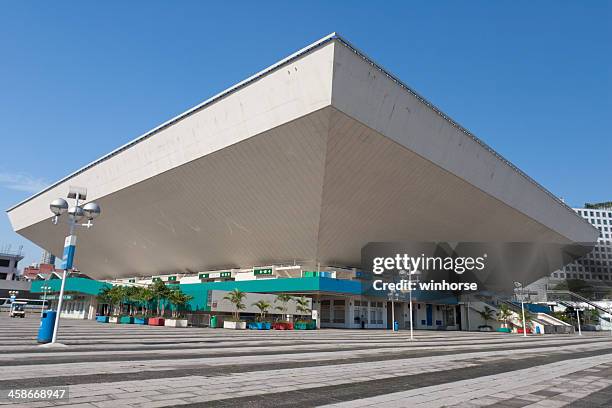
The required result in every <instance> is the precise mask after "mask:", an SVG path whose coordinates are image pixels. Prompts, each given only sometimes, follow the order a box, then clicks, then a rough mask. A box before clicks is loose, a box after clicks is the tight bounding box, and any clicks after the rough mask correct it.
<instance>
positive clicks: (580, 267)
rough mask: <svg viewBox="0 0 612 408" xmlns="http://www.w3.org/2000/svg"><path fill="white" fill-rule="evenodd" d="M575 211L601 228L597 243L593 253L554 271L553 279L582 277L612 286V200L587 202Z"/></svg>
mask: <svg viewBox="0 0 612 408" xmlns="http://www.w3.org/2000/svg"><path fill="white" fill-rule="evenodd" d="M574 211H576V214H578V215H579V216H581V217H582V218H584V219H585V220H587V221H588V222H589V223H591V225H593V226H594V227H595V228H597V229H598V230H599V237H598V238H597V244H596V245H595V247H594V248H593V251H592V252H591V253H589V254H587V255H586V256H584V257H582V258H580V259H578V260H576V261H575V262H573V263H571V264H568V265H566V266H565V267H564V268H563V269H561V270H558V271H555V272H553V273H552V274H551V277H552V278H553V279H552V280H557V279H581V280H585V281H589V282H592V283H599V284H607V285H610V286H612V202H608V203H601V204H587V205H585V208H574Z"/></svg>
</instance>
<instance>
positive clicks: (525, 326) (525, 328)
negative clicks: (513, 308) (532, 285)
mask: <svg viewBox="0 0 612 408" xmlns="http://www.w3.org/2000/svg"><path fill="white" fill-rule="evenodd" d="M514 287H515V288H516V289H519V288H520V289H521V314H522V315H523V337H527V322H526V321H525V289H524V288H523V284H522V283H520V282H514ZM517 297H518V295H517Z"/></svg>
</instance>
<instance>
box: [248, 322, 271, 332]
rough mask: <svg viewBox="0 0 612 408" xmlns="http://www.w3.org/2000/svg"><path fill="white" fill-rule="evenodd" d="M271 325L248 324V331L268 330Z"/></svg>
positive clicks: (265, 323) (262, 323)
mask: <svg viewBox="0 0 612 408" xmlns="http://www.w3.org/2000/svg"><path fill="white" fill-rule="evenodd" d="M271 328H272V324H271V323H269V322H250V323H249V330H270V329H271Z"/></svg>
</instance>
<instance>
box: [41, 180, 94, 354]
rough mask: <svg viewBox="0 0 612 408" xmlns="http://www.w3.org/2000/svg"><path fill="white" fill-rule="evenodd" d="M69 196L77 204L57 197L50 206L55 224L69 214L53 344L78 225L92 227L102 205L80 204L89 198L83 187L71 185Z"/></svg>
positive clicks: (53, 338)
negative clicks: (84, 221) (85, 220)
mask: <svg viewBox="0 0 612 408" xmlns="http://www.w3.org/2000/svg"><path fill="white" fill-rule="evenodd" d="M68 198H72V199H74V200H75V205H74V206H71V207H68V203H67V202H66V200H64V199H63V198H57V199H55V200H53V201H52V202H51V204H50V205H49V208H50V209H51V212H52V213H53V218H52V219H51V220H52V222H53V224H54V225H57V224H58V222H59V219H60V217H61V216H62V215H63V214H66V213H67V214H68V220H67V223H68V231H69V232H68V236H67V237H66V239H65V241H64V256H63V259H62V269H63V272H62V284H61V286H60V292H59V298H58V301H57V315H56V317H55V325H54V326H53V337H52V339H51V344H55V342H56V340H57V332H58V330H59V321H60V315H61V313H62V304H63V300H64V289H65V287H66V276H67V274H68V273H69V271H70V270H72V263H73V260H74V253H75V250H76V235H75V233H74V231H75V229H76V227H85V228H91V226H92V225H93V224H92V221H93V219H94V218H96V217H97V216H99V215H100V206H99V205H98V204H97V203H95V202H90V203H87V204H85V205H84V206H82V207H81V206H80V204H81V201H84V200H86V199H87V190H86V189H84V188H81V187H72V186H71V187H70V189H69V191H68ZM83 218H87V223H86V224H80V222H81V220H82V219H83Z"/></svg>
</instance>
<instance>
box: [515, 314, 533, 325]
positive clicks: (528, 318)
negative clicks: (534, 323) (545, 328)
mask: <svg viewBox="0 0 612 408" xmlns="http://www.w3.org/2000/svg"><path fill="white" fill-rule="evenodd" d="M532 319H533V315H532V314H531V312H529V311H528V310H525V328H527V329H529V328H531V320H532ZM518 321H519V324H520V326H521V328H523V313H518Z"/></svg>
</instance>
